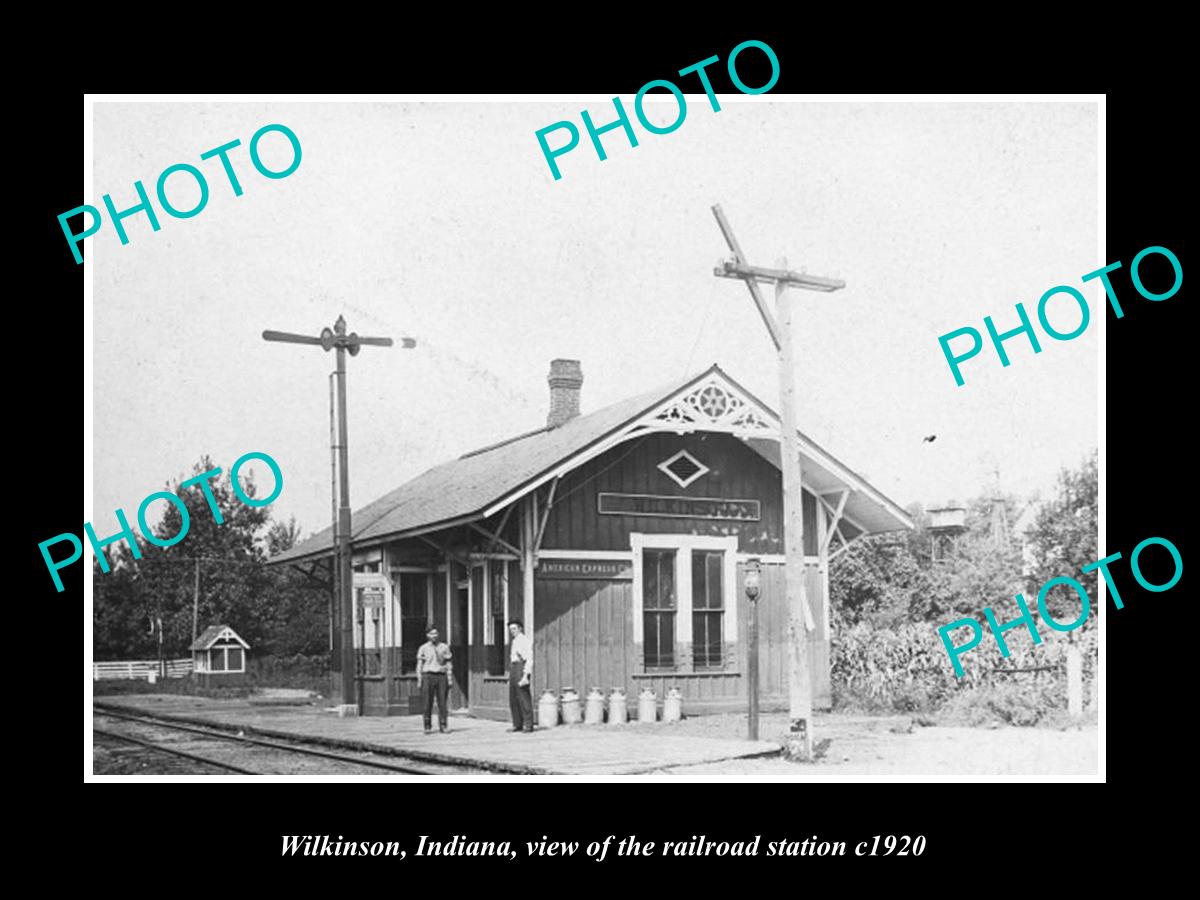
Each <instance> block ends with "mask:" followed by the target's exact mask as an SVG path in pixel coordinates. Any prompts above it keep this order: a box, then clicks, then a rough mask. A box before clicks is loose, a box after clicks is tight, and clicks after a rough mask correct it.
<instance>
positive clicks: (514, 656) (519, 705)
mask: <svg viewBox="0 0 1200 900" xmlns="http://www.w3.org/2000/svg"><path fill="white" fill-rule="evenodd" d="M508 633H509V636H510V637H511V639H512V640H511V641H510V642H509V645H508V646H509V650H508V661H509V663H508V705H509V708H510V709H511V710H512V722H513V727H512V728H510V729H508V730H509V731H523V732H525V733H526V734H531V733H532V732H533V694H532V693H531V687H530V685H531V684H532V678H533V641H531V640H530V639H529V635H527V634H526V633H525V624H524V623H523V622H522V621H521V620H520V619H513V620H511V621H510V622H509V623H508Z"/></svg>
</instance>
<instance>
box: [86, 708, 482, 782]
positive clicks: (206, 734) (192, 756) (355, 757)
mask: <svg viewBox="0 0 1200 900" xmlns="http://www.w3.org/2000/svg"><path fill="white" fill-rule="evenodd" d="M92 714H93V716H94V717H95V716H102V717H105V718H109V719H113V720H118V721H125V722H132V723H134V724H136V725H139V726H142V727H144V728H151V729H155V728H157V729H161V730H164V731H167V732H178V733H182V734H191V735H197V736H199V737H202V738H204V739H207V740H209V741H213V742H217V743H220V742H225V743H233V744H237V745H243V746H247V747H255V748H263V749H269V750H272V751H275V752H277V753H280V752H282V753H285V754H295V755H298V756H307V757H316V758H320V759H326V760H331V761H334V762H337V763H340V764H342V765H345V766H362V767H365V768H368V769H377V770H382V771H386V772H393V773H397V774H404V775H438V774H445V773H447V771H454V770H455V769H457V770H458V772H459V773H462V772H463V771H464V770H465V771H467V772H471V771H473V770H471V769H470V768H468V767H466V766H458V767H454V766H447V765H433V764H428V765H427V764H422V763H415V762H408V763H406V764H402V763H398V762H385V761H383V760H380V759H371V758H369V757H367V756H366V755H364V754H361V753H360V754H352V753H337V752H334V751H332V750H325V749H318V748H316V747H311V746H306V745H304V744H301V743H298V742H291V741H276V740H267V739H265V738H259V737H250V736H249V735H246V734H234V733H231V732H228V731H222V730H219V729H216V728H204V727H201V726H196V725H185V724H182V723H179V722H172V721H170V720H165V719H159V718H156V717H153V716H146V715H131V714H129V713H123V712H114V711H112V710H109V709H99V708H96V707H93V709H92ZM93 721H94V719H93ZM92 732H93V733H94V734H98V735H100V736H102V737H105V738H108V739H110V740H117V741H124V742H126V743H130V744H135V745H139V746H142V747H144V748H147V749H150V750H154V751H157V752H161V753H166V754H169V755H171V756H176V757H180V758H183V759H187V760H190V761H191V762H195V763H200V764H203V765H207V766H214V767H216V768H219V769H224V770H227V771H230V772H236V773H237V774H239V775H269V774H278V773H272V772H266V771H255V770H252V769H247V768H244V767H242V766H238V765H235V764H233V763H228V762H224V761H222V760H218V759H213V758H212V757H208V756H201V755H199V754H196V753H192V752H190V751H186V750H180V749H178V748H176V747H171V746H168V745H167V744H164V743H162V742H159V741H153V740H147V739H145V738H143V737H137V736H136V735H131V734H127V733H123V732H118V731H111V730H109V729H105V728H97V727H95V726H93V728H92Z"/></svg>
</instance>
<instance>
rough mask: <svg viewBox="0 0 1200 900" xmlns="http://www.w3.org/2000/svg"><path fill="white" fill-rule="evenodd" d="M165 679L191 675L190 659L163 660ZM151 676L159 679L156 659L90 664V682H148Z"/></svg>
mask: <svg viewBox="0 0 1200 900" xmlns="http://www.w3.org/2000/svg"><path fill="white" fill-rule="evenodd" d="M163 667H164V668H165V669H166V675H167V678H183V677H184V676H185V675H191V674H192V660H191V659H167V660H163ZM151 676H153V677H154V678H155V679H157V678H158V677H159V668H158V660H157V659H139V660H132V661H128V662H94V663H92V681H113V680H119V679H126V680H141V681H149V680H150V678H151Z"/></svg>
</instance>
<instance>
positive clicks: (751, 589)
mask: <svg viewBox="0 0 1200 900" xmlns="http://www.w3.org/2000/svg"><path fill="white" fill-rule="evenodd" d="M760 572H761V567H760V564H759V561H758V558H757V557H752V558H751V559H748V560H746V598H747V599H748V600H749V601H750V634H749V635H748V637H749V644H750V648H749V660H748V661H747V663H746V692H747V694H749V697H750V740H752V741H757V740H758V594H759V576H760Z"/></svg>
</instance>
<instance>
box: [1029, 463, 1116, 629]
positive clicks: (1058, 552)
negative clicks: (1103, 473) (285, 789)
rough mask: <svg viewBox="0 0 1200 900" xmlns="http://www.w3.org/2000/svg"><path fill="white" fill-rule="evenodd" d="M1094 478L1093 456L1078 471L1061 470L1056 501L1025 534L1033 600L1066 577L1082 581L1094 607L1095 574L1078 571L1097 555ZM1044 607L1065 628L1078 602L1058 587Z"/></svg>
mask: <svg viewBox="0 0 1200 900" xmlns="http://www.w3.org/2000/svg"><path fill="white" fill-rule="evenodd" d="M1098 476H1099V472H1098V467H1097V459H1096V455H1095V453H1093V454H1092V455H1091V456H1090V457H1089V458H1088V459H1085V460H1083V461H1082V462H1081V463H1080V464H1079V466H1078V467H1077V468H1075V469H1063V470H1062V471H1060V472H1059V475H1058V483H1057V486H1056V489H1055V495H1054V497H1053V498H1052V499H1051V500H1050V501H1049V502H1047V503H1045V504H1044V505H1043V506H1042V508H1041V509H1040V510H1039V511H1038V513H1037V516H1036V517H1035V519H1034V524H1033V526H1032V528H1030V529H1029V531H1028V533H1027V536H1026V542H1027V543H1026V552H1027V554H1028V557H1029V563H1030V565H1029V582H1028V584H1027V585H1026V588H1027V590H1028V592H1029V594H1028V596H1030V597H1031V599H1032V598H1036V596H1037V592H1038V590H1039V589H1040V588H1041V586H1042V585H1043V584H1045V583H1046V582H1047V581H1049V580H1050V579H1052V578H1057V577H1059V576H1064V575H1065V576H1069V577H1071V578H1074V579H1075V580H1076V581H1078V582H1080V583H1081V584H1082V585H1083V586H1084V588H1085V589H1086V590H1087V593H1088V596H1089V597H1091V598H1092V602H1093V604H1094V603H1095V601H1096V591H1097V586H1096V578H1097V573H1096V572H1095V571H1092V572H1087V573H1084V572H1081V571H1080V568H1081V567H1082V566H1085V565H1087V564H1088V563H1090V562H1092V561H1093V560H1095V559H1098V558H1099V555H1100V554H1099V553H1098V552H1097V533H1098V530H1099V504H1098V495H1099V477H1098ZM1032 602H1036V600H1032ZM1046 604H1047V607H1048V608H1049V611H1050V614H1051V615H1052V616H1054V618H1055V619H1057V620H1058V621H1060V622H1063V623H1064V624H1067V623H1070V622H1073V621H1074V620H1075V618H1076V617H1077V616H1078V615H1079V598H1078V596H1077V595H1076V593H1075V592H1074V591H1072V590H1071V589H1070V587H1069V586H1067V587H1056V588H1055V589H1054V590H1053V591H1051V592H1050V593H1049V594H1048V595H1047V599H1046ZM1089 621H1091V617H1089Z"/></svg>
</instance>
